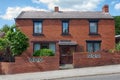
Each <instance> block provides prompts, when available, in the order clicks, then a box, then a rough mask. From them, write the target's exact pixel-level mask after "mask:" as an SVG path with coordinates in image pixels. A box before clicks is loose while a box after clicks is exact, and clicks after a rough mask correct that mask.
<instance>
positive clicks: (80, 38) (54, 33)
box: [16, 19, 115, 54]
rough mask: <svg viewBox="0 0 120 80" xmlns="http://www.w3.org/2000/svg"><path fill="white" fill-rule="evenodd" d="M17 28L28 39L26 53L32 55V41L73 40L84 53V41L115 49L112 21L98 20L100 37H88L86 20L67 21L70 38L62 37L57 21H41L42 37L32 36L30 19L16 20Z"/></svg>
mask: <svg viewBox="0 0 120 80" xmlns="http://www.w3.org/2000/svg"><path fill="white" fill-rule="evenodd" d="M16 24H17V26H18V27H19V28H20V29H21V31H23V32H24V33H25V34H26V35H27V36H28V37H29V42H30V47H29V48H28V50H27V52H28V53H30V54H32V52H33V42H32V41H59V40H73V41H76V42H77V43H78V45H79V46H78V51H81V52H84V51H86V40H101V41H102V42H101V49H112V48H114V47H115V38H114V36H115V32H114V30H115V29H114V28H115V27H114V20H112V19H100V20H99V22H98V33H99V34H100V35H89V21H88V20H86V19H81V20H80V19H79V20H77V19H72V20H69V33H70V36H63V35H61V34H62V22H61V20H59V19H52V20H49V19H45V20H43V34H44V36H33V21H32V20H31V19H18V20H16Z"/></svg>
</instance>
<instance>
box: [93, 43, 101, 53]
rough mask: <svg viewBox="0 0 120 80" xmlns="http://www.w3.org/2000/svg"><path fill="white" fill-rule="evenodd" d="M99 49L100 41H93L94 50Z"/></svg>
mask: <svg viewBox="0 0 120 80" xmlns="http://www.w3.org/2000/svg"><path fill="white" fill-rule="evenodd" d="M98 50H100V43H94V52H96V51H98Z"/></svg>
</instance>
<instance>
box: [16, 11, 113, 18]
mask: <svg viewBox="0 0 120 80" xmlns="http://www.w3.org/2000/svg"><path fill="white" fill-rule="evenodd" d="M29 18H30V19H81V18H82V19H99V18H100V19H106V18H107V19H113V17H112V16H111V15H110V14H109V13H105V12H102V11H101V12H89V11H86V12H80V11H59V12H47V11H46V12H45V11H23V12H21V13H20V14H19V15H18V17H17V18H16V19H29Z"/></svg>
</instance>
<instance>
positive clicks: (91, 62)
mask: <svg viewBox="0 0 120 80" xmlns="http://www.w3.org/2000/svg"><path fill="white" fill-rule="evenodd" d="M89 55H91V54H88V53H87V52H76V53H74V54H73V65H74V67H75V68H79V67H90V66H102V65H110V64H120V53H108V52H97V53H92V56H89Z"/></svg>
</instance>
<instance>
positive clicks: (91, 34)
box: [89, 33, 100, 36]
mask: <svg viewBox="0 0 120 80" xmlns="http://www.w3.org/2000/svg"><path fill="white" fill-rule="evenodd" d="M89 36H100V34H97V33H90V34H89Z"/></svg>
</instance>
